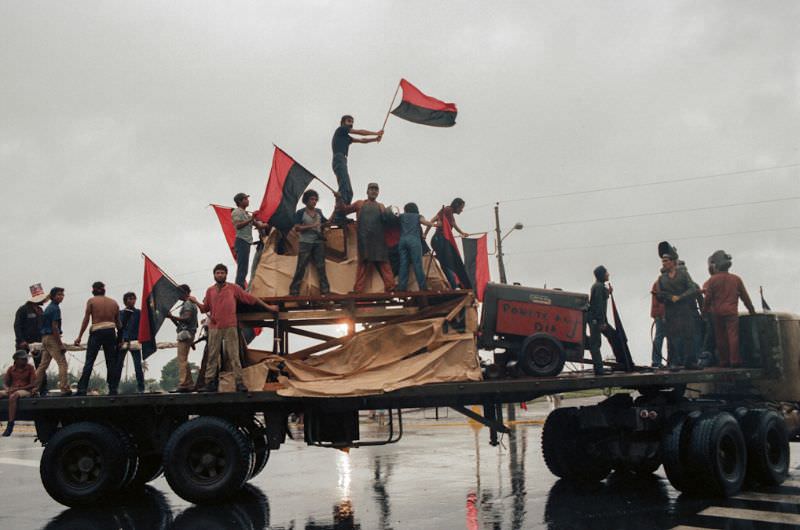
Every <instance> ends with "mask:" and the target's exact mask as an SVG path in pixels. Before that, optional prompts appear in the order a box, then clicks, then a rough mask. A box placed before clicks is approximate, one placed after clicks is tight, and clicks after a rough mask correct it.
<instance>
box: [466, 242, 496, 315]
mask: <svg viewBox="0 0 800 530" xmlns="http://www.w3.org/2000/svg"><path fill="white" fill-rule="evenodd" d="M461 246H463V247H464V267H465V268H466V269H467V276H469V281H470V283H472V288H473V289H475V295H476V296H477V297H478V300H480V301H481V302H482V301H483V291H485V290H486V284H487V283H488V282H489V280H490V277H489V249H488V248H487V246H486V234H483V235H482V236H481V237H465V238H462V239H461Z"/></svg>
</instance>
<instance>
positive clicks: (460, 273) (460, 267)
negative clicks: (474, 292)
mask: <svg viewBox="0 0 800 530" xmlns="http://www.w3.org/2000/svg"><path fill="white" fill-rule="evenodd" d="M439 222H440V223H442V226H441V230H437V231H436V233H435V234H433V239H432V240H431V246H433V251H434V252H436V258H437V259H438V260H439V263H440V264H441V265H442V268H443V269H446V270H449V271H450V272H452V273H453V274H454V275H455V277H456V283H457V284H458V285H451V287H453V288H454V289H455V288H456V287H459V288H461V289H470V288H472V283H471V282H470V280H469V275H468V274H467V269H466V268H465V267H464V262H463V261H461V253H460V252H459V251H458V245H457V244H456V238H455V237H453V227H451V226H450V221H449V220H448V219H447V215H446V214H445V211H444V208H442V210H440V213H439Z"/></svg>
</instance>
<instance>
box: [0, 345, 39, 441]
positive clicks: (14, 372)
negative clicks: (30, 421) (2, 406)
mask: <svg viewBox="0 0 800 530" xmlns="http://www.w3.org/2000/svg"><path fill="white" fill-rule="evenodd" d="M3 386H4V389H3V390H0V398H8V424H6V430H5V432H3V436H11V433H12V432H13V431H14V420H15V419H16V418H17V401H19V398H24V397H31V395H33V389H34V388H36V371H35V370H34V369H33V366H32V365H30V364H29V363H28V352H26V351H25V350H17V351H16V352H14V364H13V365H11V366H10V367H9V368H8V370H6V375H5V377H4V378H3Z"/></svg>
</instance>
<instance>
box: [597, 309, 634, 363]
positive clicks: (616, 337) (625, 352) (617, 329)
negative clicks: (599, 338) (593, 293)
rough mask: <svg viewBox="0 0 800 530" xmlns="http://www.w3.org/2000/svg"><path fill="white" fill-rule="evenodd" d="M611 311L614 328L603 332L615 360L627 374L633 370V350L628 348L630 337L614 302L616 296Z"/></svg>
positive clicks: (609, 327)
mask: <svg viewBox="0 0 800 530" xmlns="http://www.w3.org/2000/svg"><path fill="white" fill-rule="evenodd" d="M611 311H612V313H613V314H614V327H613V328H612V327H611V326H606V328H605V329H604V330H603V331H602V332H601V333H602V334H603V335H605V337H606V339H607V340H608V343H609V344H610V345H611V350H612V351H613V352H614V358H615V359H616V360H617V363H618V364H619V365H620V367H621V368H622V369H623V370H625V371H626V372H630V371H632V370H633V367H634V364H633V357H631V350H630V348H629V347H628V335H627V333H625V328H624V327H622V319H621V318H620V316H619V311H617V303H616V302H615V301H614V295H613V294H612V295H611Z"/></svg>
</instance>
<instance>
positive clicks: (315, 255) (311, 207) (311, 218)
mask: <svg viewBox="0 0 800 530" xmlns="http://www.w3.org/2000/svg"><path fill="white" fill-rule="evenodd" d="M302 201H303V204H305V205H306V207H305V208H303V209H301V210H297V212H296V213H295V214H294V223H295V224H294V229H295V230H296V231H297V232H299V234H300V235H299V240H300V249H299V251H298V253H297V266H296V267H295V271H294V278H293V279H292V284H291V286H290V287H289V295H291V296H297V295H299V294H300V282H301V281H303V276H305V273H306V268H308V264H309V261H310V262H311V263H313V264H314V268H315V269H317V276H318V277H319V292H320V294H323V295H325V294H328V293H330V292H331V288H330V285H328V275H327V274H326V272H325V235H324V234H323V232H322V231H323V229H324V227H325V226H327V225H328V224H329V221H328V220H327V219H326V218H325V216H324V215H323V214H322V210H320V209H319V208H317V202H318V201H319V193H317V192H316V191H315V190H306V191H305V192H304V193H303V198H302Z"/></svg>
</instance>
